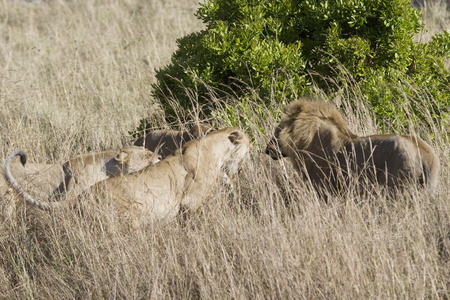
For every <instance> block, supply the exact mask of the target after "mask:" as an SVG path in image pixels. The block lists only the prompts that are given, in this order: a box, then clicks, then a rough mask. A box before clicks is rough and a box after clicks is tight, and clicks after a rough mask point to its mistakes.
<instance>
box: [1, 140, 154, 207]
mask: <svg viewBox="0 0 450 300" xmlns="http://www.w3.org/2000/svg"><path fill="white" fill-rule="evenodd" d="M17 155H19V156H20V160H21V163H22V165H24V166H25V163H26V155H25V153H24V152H23V151H21V150H16V151H14V152H13V153H11V154H10V155H9V156H8V158H7V159H6V164H5V176H6V178H7V179H8V177H12V176H11V171H10V163H11V161H12V159H13V158H14V157H15V156H17ZM160 160H161V156H160V155H157V154H155V153H153V152H152V151H150V150H147V149H145V148H143V147H137V146H127V147H124V148H122V149H117V150H108V151H103V152H99V153H89V154H82V155H79V156H77V157H75V158H72V159H71V160H69V161H68V162H66V163H64V164H63V166H62V168H63V172H64V180H63V181H62V182H61V183H60V185H59V186H58V188H56V189H55V190H54V192H53V194H52V195H51V196H50V198H49V199H51V198H53V197H55V198H56V199H57V200H60V199H61V198H64V197H69V198H73V197H76V196H78V195H79V194H80V193H82V192H83V191H84V190H86V189H87V188H89V187H90V186H92V185H94V184H95V183H97V182H99V181H102V180H105V179H107V178H110V177H115V176H123V175H125V174H128V173H132V172H136V171H139V170H141V169H143V168H145V167H147V166H149V165H153V164H156V163H157V162H159V161H160Z"/></svg>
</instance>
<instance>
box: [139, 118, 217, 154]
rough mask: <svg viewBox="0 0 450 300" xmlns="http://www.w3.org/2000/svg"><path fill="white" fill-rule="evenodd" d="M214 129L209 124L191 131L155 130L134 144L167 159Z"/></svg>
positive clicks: (195, 127)
mask: <svg viewBox="0 0 450 300" xmlns="http://www.w3.org/2000/svg"><path fill="white" fill-rule="evenodd" d="M213 130H214V127H212V126H211V125H209V124H202V123H200V124H198V125H195V126H193V127H192V128H191V129H190V130H189V131H184V130H172V129H161V130H154V131H151V132H149V133H147V134H146V135H145V136H143V137H140V138H139V139H137V140H136V141H135V142H134V145H135V146H142V147H145V148H147V149H148V150H150V151H154V152H157V153H158V154H160V155H162V156H163V157H166V156H168V155H170V154H173V153H174V152H175V151H176V150H177V149H179V148H180V147H181V146H182V145H183V144H184V143H186V142H189V141H190V140H192V139H198V138H200V137H202V136H204V135H206V134H207V133H209V132H212V131H213Z"/></svg>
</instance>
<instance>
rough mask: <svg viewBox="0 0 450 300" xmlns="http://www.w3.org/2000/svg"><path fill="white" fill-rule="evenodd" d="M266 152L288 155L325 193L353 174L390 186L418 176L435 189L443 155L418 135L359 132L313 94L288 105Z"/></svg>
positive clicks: (336, 190) (342, 185)
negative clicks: (359, 133)
mask: <svg viewBox="0 0 450 300" xmlns="http://www.w3.org/2000/svg"><path fill="white" fill-rule="evenodd" d="M266 153H267V154H269V155H270V156H271V157H272V158H273V159H280V158H281V157H283V156H284V157H289V159H290V160H291V162H292V163H293V165H294V168H295V169H296V170H297V171H298V172H299V173H301V174H305V175H308V176H309V178H310V179H311V181H312V183H313V184H314V186H315V187H316V188H317V190H318V191H319V192H321V193H322V192H323V191H325V190H327V191H332V192H334V193H339V192H340V189H342V188H345V186H346V184H347V183H348V180H349V178H350V177H351V176H352V177H353V178H358V179H360V182H364V181H365V180H366V179H368V180H369V181H371V182H373V183H378V184H381V185H386V186H387V187H389V188H390V189H394V188H395V189H402V187H403V186H404V184H405V183H406V182H417V183H421V184H427V185H428V187H429V189H430V190H434V189H435V188H436V186H437V183H438V176H439V159H438V157H437V155H436V154H435V153H434V151H433V149H432V148H431V146H429V145H428V144H427V143H425V142H424V141H423V140H422V139H420V138H419V137H412V136H405V135H372V136H367V137H357V136H356V135H354V134H353V133H351V132H350V130H349V129H348V127H347V124H346V123H345V121H344V120H343V119H342V117H341V115H340V113H339V112H338V111H337V110H336V109H335V108H334V107H333V106H331V105H328V104H326V103H324V102H319V101H313V100H309V99H300V100H298V101H295V102H292V103H290V104H289V105H287V106H286V107H285V108H284V110H283V115H282V118H281V122H280V124H279V125H278V127H277V128H276V129H275V137H274V138H273V139H272V140H271V141H270V142H269V144H268V145H267V148H266Z"/></svg>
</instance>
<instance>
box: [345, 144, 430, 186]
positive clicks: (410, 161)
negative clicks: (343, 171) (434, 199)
mask: <svg viewBox="0 0 450 300" xmlns="http://www.w3.org/2000/svg"><path fill="white" fill-rule="evenodd" d="M415 141H417V140H415V139H414V138H412V137H407V136H400V135H374V136H368V137H362V138H358V139H356V140H354V141H353V142H352V144H351V150H350V149H349V148H350V147H349V146H347V147H346V148H347V151H351V153H352V155H350V157H352V159H353V161H350V162H351V163H353V164H354V167H353V168H352V169H353V170H355V171H356V172H357V173H358V174H362V175H364V176H365V178H368V179H369V180H370V181H372V182H374V183H378V184H381V185H387V186H388V187H390V188H394V187H395V188H401V187H402V186H404V185H405V184H406V183H408V182H409V183H427V182H429V181H430V178H429V177H430V175H429V174H428V173H429V172H427V171H425V170H424V167H423V166H424V164H425V165H429V162H428V160H429V159H430V156H429V155H428V156H425V155H423V154H422V152H423V151H422V149H421V147H420V146H419V144H418V143H415ZM421 143H423V144H424V145H427V144H426V143H425V142H423V141H421ZM427 146H428V145H427ZM428 149H429V150H431V147H429V148H428ZM431 157H432V158H434V155H431ZM362 179H364V178H362Z"/></svg>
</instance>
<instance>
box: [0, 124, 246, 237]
mask: <svg viewBox="0 0 450 300" xmlns="http://www.w3.org/2000/svg"><path fill="white" fill-rule="evenodd" d="M249 150H250V139H249V137H248V135H247V134H245V133H244V132H243V131H241V130H239V129H235V128H223V129H219V130H217V131H214V132H211V133H210V134H208V135H206V136H204V137H202V138H200V139H196V140H191V141H189V142H187V143H186V144H185V145H184V146H183V147H182V148H181V149H179V150H178V151H176V153H175V154H174V155H170V156H168V157H167V158H165V159H164V160H162V161H161V162H159V163H157V164H155V165H153V166H150V167H147V168H145V169H142V170H140V171H138V172H134V173H129V174H126V175H124V176H122V177H111V178H108V179H106V180H104V181H101V182H98V183H96V184H95V185H94V186H92V187H90V188H89V189H88V191H86V193H85V196H88V195H93V196H94V197H95V198H97V199H104V200H103V201H105V203H111V204H112V205H114V206H116V207H117V208H118V209H119V213H120V217H121V219H122V220H125V221H128V222H129V223H130V224H131V225H132V227H133V228H138V227H139V226H140V225H143V224H146V223H149V222H152V221H154V220H161V219H172V218H174V217H175V216H176V215H177V214H178V213H179V211H180V209H181V208H183V209H187V210H191V209H196V208H198V207H199V206H200V205H201V204H202V203H203V202H204V201H205V200H206V199H208V197H210V195H211V194H212V193H213V192H214V190H215V188H216V187H217V185H218V183H219V182H220V180H221V179H222V178H223V176H224V173H226V175H227V176H231V175H233V174H234V173H236V172H237V170H238V167H239V164H240V163H241V161H242V160H243V159H244V157H245V156H246V155H247V153H248V152H249ZM19 155H20V153H19ZM7 179H8V181H9V182H10V184H11V185H12V186H13V187H14V189H15V190H16V191H17V192H19V194H20V195H21V196H22V197H23V198H24V199H25V200H26V201H27V202H29V203H30V204H32V205H35V206H37V207H38V208H40V209H44V210H51V209H58V208H63V207H68V206H70V205H71V204H73V203H74V202H76V201H77V200H80V199H70V200H69V201H59V202H43V201H40V200H36V199H34V198H32V197H31V196H30V195H29V194H28V193H26V192H25V191H23V190H22V188H21V187H20V186H19V185H18V184H17V182H16V181H15V179H14V177H12V176H11V174H10V173H9V172H7ZM79 198H81V199H83V198H85V197H79Z"/></svg>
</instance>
